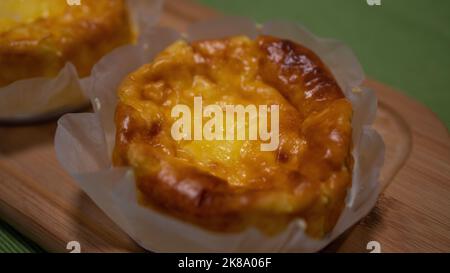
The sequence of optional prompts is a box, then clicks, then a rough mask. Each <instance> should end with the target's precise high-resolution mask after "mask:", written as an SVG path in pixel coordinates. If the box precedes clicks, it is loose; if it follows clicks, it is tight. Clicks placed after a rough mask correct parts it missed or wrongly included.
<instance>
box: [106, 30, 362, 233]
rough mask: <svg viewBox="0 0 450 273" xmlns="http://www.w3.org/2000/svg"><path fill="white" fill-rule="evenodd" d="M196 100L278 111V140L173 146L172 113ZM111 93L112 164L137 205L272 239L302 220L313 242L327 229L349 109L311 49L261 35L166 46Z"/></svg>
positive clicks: (342, 165) (343, 181)
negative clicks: (130, 173)
mask: <svg viewBox="0 0 450 273" xmlns="http://www.w3.org/2000/svg"><path fill="white" fill-rule="evenodd" d="M198 97H201V98H202V103H203V105H219V106H221V107H226V105H243V106H245V105H278V106H279V125H278V127H279V145H278V146H277V148H276V149H274V150H272V151H262V150H261V148H260V147H261V145H260V144H261V143H262V142H264V141H262V140H249V139H244V140H242V139H241V140H189V139H181V140H180V139H178V140H176V139H175V138H174V137H173V134H172V130H173V125H174V123H175V122H176V119H175V118H174V117H173V112H172V110H173V109H174V107H175V106H176V105H186V106H188V107H189V108H190V109H193V111H195V109H194V108H195V104H194V101H195V98H198ZM118 98H119V101H118V105H117V108H116V115H115V124H116V142H115V148H114V152H113V164H114V165H115V166H130V167H131V168H132V169H133V170H134V174H135V179H136V185H137V189H138V192H139V200H140V202H141V203H142V204H144V205H146V206H150V207H152V208H155V209H157V210H160V211H161V212H164V213H168V214H170V215H173V216H175V217H177V218H180V219H183V220H185V221H188V222H191V223H193V224H196V225H200V226H202V227H204V228H207V229H210V230H213V231H220V232H237V231H241V230H243V229H244V228H246V227H250V226H253V227H256V228H258V229H260V230H261V231H263V232H265V233H266V234H275V233H277V232H280V231H282V230H283V228H285V227H286V226H287V225H288V224H289V223H290V222H291V221H292V220H293V219H297V218H302V219H304V221H305V224H306V232H307V234H309V235H310V236H312V237H316V238H321V237H323V236H324V235H325V234H327V233H328V232H329V231H330V230H331V229H332V228H333V227H334V225H335V224H336V222H337V220H338V218H339V216H340V214H341V211H342V210H343V208H344V206H345V199H346V195H347V190H348V189H349V187H350V186H351V183H352V168H353V157H352V154H351V143H352V139H351V137H352V127H351V120H352V106H351V104H350V102H349V101H348V100H347V99H346V98H345V96H344V94H343V92H342V90H341V89H340V87H339V86H338V84H337V82H336V80H335V79H334V77H333V75H332V74H331V72H330V70H329V69H328V68H327V67H326V66H325V64H324V63H323V62H322V61H321V60H320V59H319V57H318V56H317V55H316V54H315V53H314V52H312V51H311V50H309V49H307V48H305V47H304V46H302V45H300V44H296V43H294V42H291V41H288V40H282V39H279V38H275V37H269V36H260V37H258V38H256V40H251V39H249V38H248V37H245V36H236V37H229V38H224V39H217V40H205V41H196V42H193V43H191V44H189V43H187V42H185V41H177V42H175V43H174V44H172V45H170V46H169V47H168V48H166V49H165V50H164V51H163V52H161V53H160V54H159V55H158V56H156V58H155V59H154V60H153V61H152V62H151V63H149V64H147V65H144V66H142V67H141V68H139V69H138V70H137V71H135V72H133V73H131V74H130V75H129V76H128V77H127V78H126V79H125V80H124V81H123V83H122V84H121V86H120V87H119V89H118ZM206 120H208V119H207V118H205V117H202V121H206ZM249 122H250V118H249V119H248V120H247V123H246V126H249ZM235 124H236V123H235ZM236 126H237V125H236ZM271 126H272V125H271ZM246 128H247V127H246ZM241 129H242V128H241ZM241 129H239V128H238V130H241ZM246 130H247V129H246Z"/></svg>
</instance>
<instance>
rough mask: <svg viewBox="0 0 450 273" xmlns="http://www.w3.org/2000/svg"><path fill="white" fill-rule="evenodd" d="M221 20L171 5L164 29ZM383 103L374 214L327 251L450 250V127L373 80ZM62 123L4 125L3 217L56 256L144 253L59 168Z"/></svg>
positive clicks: (0, 158) (0, 152)
mask: <svg viewBox="0 0 450 273" xmlns="http://www.w3.org/2000/svg"><path fill="white" fill-rule="evenodd" d="M213 16H217V14H216V13H215V12H213V11H211V10H209V9H207V8H205V7H202V6H198V5H197V4H194V3H192V2H189V1H183V0H168V1H167V2H166V7H165V12H164V14H163V16H162V24H163V25H166V26H171V27H175V28H177V29H180V30H182V29H184V28H185V27H186V25H188V24H189V23H191V22H194V21H197V20H200V19H205V18H210V17H213ZM366 85H367V86H369V87H371V88H372V89H374V90H375V91H376V93H377V95H378V98H379V101H380V103H379V111H378V114H377V119H376V122H375V127H376V128H377V129H378V130H379V132H380V133H381V135H382V136H383V139H384V141H385V143H386V157H385V165H384V167H383V171H382V176H381V181H382V183H383V186H384V188H385V190H384V192H383V194H382V195H381V197H380V199H379V201H378V203H377V205H376V207H375V208H374V209H373V211H372V212H371V213H370V214H369V215H368V216H367V217H365V218H364V219H363V220H361V221H360V223H358V224H357V225H355V226H354V227H353V228H351V229H350V230H349V231H348V232H346V234H344V235H343V236H341V237H340V238H339V239H338V240H336V241H335V242H334V243H333V244H331V245H330V246H329V247H327V248H326V249H325V251H338V252H369V251H368V250H367V249H366V246H367V243H368V242H370V241H377V242H379V243H380V245H381V251H382V252H442V251H445V252H449V251H450V138H449V134H448V131H447V128H446V127H445V126H444V125H443V124H442V123H441V122H440V121H439V120H438V118H437V117H436V116H435V115H434V114H433V113H432V112H431V111H430V110H428V109H427V108H425V107H424V106H423V105H421V104H420V103H418V102H416V101H414V100H412V99H410V98H408V97H406V96H404V95H402V94H401V93H399V92H397V91H394V90H393V89H391V88H389V87H387V86H385V85H382V84H380V83H377V82H376V81H373V80H367V82H366ZM55 129H56V121H50V122H47V123H41V124H36V125H28V126H0V218H1V219H4V220H6V221H7V222H8V223H10V224H11V225H12V226H13V227H15V228H16V229H17V230H19V231H20V232H22V233H23V234H25V235H26V236H28V237H29V238H31V239H32V240H34V241H35V242H36V243H38V244H39V245H40V246H42V247H43V248H44V249H46V250H48V251H52V252H68V250H66V245H67V243H68V242H69V241H78V242H80V244H81V251H82V252H136V251H139V252H140V251H143V249H141V248H140V247H139V246H137V245H136V244H135V243H134V242H133V241H132V240H131V239H130V238H129V237H128V236H127V235H126V234H125V233H124V232H123V231H121V230H120V229H119V228H118V227H117V226H116V225H115V224H114V223H113V222H112V221H111V220H110V219H109V218H108V217H107V216H106V215H105V214H104V213H103V212H102V211H101V210H100V209H99V208H97V206H96V205H95V204H94V203H93V202H92V201H91V200H90V199H89V197H87V195H86V194H84V193H83V192H82V191H81V190H80V189H79V188H78V186H77V185H76V184H75V183H74V182H73V180H72V179H71V177H70V176H69V175H68V174H67V173H65V171H64V170H63V169H62V168H61V167H60V166H59V164H58V162H57V160H56V157H55V153H54V148H53V137H54V133H55Z"/></svg>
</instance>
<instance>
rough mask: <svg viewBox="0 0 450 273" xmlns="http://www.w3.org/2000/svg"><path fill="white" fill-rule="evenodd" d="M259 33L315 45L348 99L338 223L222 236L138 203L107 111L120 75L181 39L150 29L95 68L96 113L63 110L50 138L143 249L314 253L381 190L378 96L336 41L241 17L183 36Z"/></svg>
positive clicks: (87, 189)
mask: <svg viewBox="0 0 450 273" xmlns="http://www.w3.org/2000/svg"><path fill="white" fill-rule="evenodd" d="M258 33H264V34H270V35H273V36H277V37H281V38H288V39H291V40H293V41H296V42H298V43H302V44H304V45H306V46H307V47H309V48H311V49H312V50H314V51H315V52H316V53H317V54H318V55H319V56H320V57H321V58H322V60H323V61H324V62H325V63H326V64H327V65H328V66H329V67H330V69H331V70H332V72H333V73H334V75H335V77H336V78H337V80H338V82H339V84H340V86H341V87H342V89H343V90H344V92H345V95H346V96H347V98H348V99H349V100H350V101H351V102H352V104H353V108H354V118H353V140H354V147H353V156H354V158H355V166H354V173H353V184H352V187H351V189H350V190H349V193H348V198H347V204H346V207H345V209H344V211H343V213H342V215H341V217H340V219H339V221H338V223H337V225H336V226H335V228H334V229H333V231H332V232H331V233H330V234H329V235H328V236H327V237H325V238H324V239H322V240H315V239H311V238H309V237H308V236H307V235H306V234H305V233H304V221H302V220H301V219H298V220H294V221H293V222H292V223H291V224H290V225H289V227H288V228H287V229H286V230H285V231H284V232H282V233H280V234H278V235H276V236H273V237H268V236H266V235H264V234H262V233H261V232H259V231H258V230H256V229H254V228H248V229H247V230H246V231H243V232H240V233H236V234H222V233H215V232H211V231H207V230H204V229H202V228H199V227H197V226H195V225H192V224H189V223H186V222H182V221H180V220H178V219H176V218H173V217H171V216H168V215H165V214H161V213H159V212H156V211H154V210H152V209H150V208H147V207H141V206H140V205H139V204H138V202H137V199H136V188H135V182H134V178H133V172H132V170H130V169H129V168H113V167H112V166H111V151H112V149H113V146H114V133H115V127H114V122H113V117H114V111H115V106H116V90H117V87H118V85H119V83H120V82H121V80H122V79H123V78H124V77H125V76H126V75H127V74H128V73H130V72H131V71H134V70H135V69H137V68H138V67H139V66H140V65H142V64H144V63H148V62H150V61H151V60H152V58H153V56H155V54H157V53H158V52H159V51H161V50H162V49H164V48H165V47H166V46H168V45H169V44H171V43H172V42H174V41H175V40H177V39H179V38H180V37H181V36H180V34H178V33H177V32H175V31H173V30H169V29H163V28H152V29H148V31H147V32H146V35H145V37H143V39H142V40H141V41H140V43H139V44H138V45H136V46H128V47H123V48H120V49H117V50H115V51H114V52H113V53H112V54H110V55H109V56H107V57H105V58H104V59H103V60H102V61H101V62H100V63H99V64H98V65H96V66H95V68H94V69H93V74H92V82H91V84H90V86H89V88H88V92H87V94H89V96H90V99H91V101H92V104H93V106H94V110H95V112H94V113H79V114H67V115H65V116H63V117H62V118H61V119H60V120H59V122H58V129H57V132H56V139H55V145H56V153H57V157H58V159H59V161H60V162H61V164H62V166H63V167H64V168H65V169H66V170H67V171H68V172H69V173H70V174H71V175H72V176H73V177H74V179H75V181H76V182H77V183H78V184H79V185H80V187H81V188H82V189H83V190H84V191H85V192H86V193H87V194H88V195H89V196H90V197H91V198H92V200H94V202H95V203H96V204H97V205H98V206H99V207H100V208H101V209H102V210H103V211H104V212H105V213H106V214H107V215H108V216H109V217H110V218H111V219H112V220H113V221H114V222H115V223H117V225H119V226H120V227H121V228H122V229H123V230H124V231H125V232H126V233H127V234H129V235H130V236H131V237H132V238H133V239H134V240H135V241H136V242H137V243H138V244H140V245H141V246H142V247H144V248H146V249H148V250H153V251H159V252H210V251H214V252H313V251H318V250H320V249H322V248H323V247H325V246H326V245H328V244H329V243H330V242H331V241H332V240H333V239H335V238H336V237H337V236H339V235H340V234H342V233H343V232H344V231H345V230H346V229H348V228H349V227H350V226H352V225H353V224H354V223H356V222H357V221H358V220H360V219H361V218H362V217H364V216H365V215H366V214H367V213H369V211H370V210H371V209H372V207H373V206H374V204H375V202H376V200H377V197H378V195H379V192H380V186H379V182H378V177H379V173H380V168H381V166H382V163H383V158H384V144H383V141H382V139H381V137H380V136H379V135H378V134H377V132H376V131H375V130H374V129H373V128H372V127H371V124H372V122H373V119H374V116H375V112H376V108H377V101H376V97H375V95H374V93H373V92H372V91H371V90H368V89H365V88H361V87H360V85H361V83H362V81H363V79H364V74H363V71H362V69H361V66H360V65H359V63H358V61H357V59H356V58H355V56H354V55H353V53H352V52H351V50H350V49H348V48H347V47H346V46H345V45H343V44H342V43H340V42H337V41H334V40H329V39H321V38H318V37H315V36H314V35H312V34H311V33H309V32H308V31H307V30H305V29H304V28H303V27H301V26H298V25H296V24H292V23H285V22H270V23H266V24H264V25H263V26H260V27H256V25H255V23H254V22H252V21H250V20H247V19H243V18H228V19H227V18H225V19H219V20H214V21H209V22H204V23H198V24H194V25H192V26H191V27H190V28H189V29H188V31H187V33H186V35H183V37H187V39H188V40H195V39H205V38H219V37H224V36H229V35H242V34H245V35H248V36H250V37H253V38H254V37H255V36H256V35H257V34H258Z"/></svg>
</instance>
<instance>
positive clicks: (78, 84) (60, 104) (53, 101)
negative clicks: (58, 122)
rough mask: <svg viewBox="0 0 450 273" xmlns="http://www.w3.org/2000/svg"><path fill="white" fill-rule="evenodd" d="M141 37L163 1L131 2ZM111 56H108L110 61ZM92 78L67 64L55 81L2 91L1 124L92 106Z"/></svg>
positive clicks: (35, 81) (36, 80) (16, 84)
mask: <svg viewBox="0 0 450 273" xmlns="http://www.w3.org/2000/svg"><path fill="white" fill-rule="evenodd" d="M127 2H128V6H129V10H130V14H131V19H132V21H133V25H134V26H135V27H136V30H137V31H138V37H139V39H140V34H141V33H142V31H143V30H144V31H145V29H148V28H150V27H152V26H153V25H154V24H155V23H156V21H157V19H158V16H159V14H160V10H161V6H162V0H127ZM108 55H109V54H107V55H105V56H104V57H103V58H106V57H107V56H108ZM91 80H92V75H91V76H89V77H85V78H82V79H81V78H79V77H78V73H77V70H76V68H75V66H74V65H73V64H71V63H67V64H66V65H65V66H64V67H63V68H62V69H61V71H60V72H59V74H58V75H57V76H56V77H53V78H44V77H39V78H30V79H23V80H18V81H15V82H13V83H11V84H9V85H7V86H4V87H1V88H0V121H6V122H15V121H18V122H20V121H33V120H39V119H45V118H49V117H51V116H54V115H58V114H61V113H64V112H66V113H67V112H69V111H72V110H76V109H79V108H80V107H83V106H86V105H87V104H88V97H89V96H88V95H87V94H86V92H85V91H86V89H88V86H89V85H90V81H91Z"/></svg>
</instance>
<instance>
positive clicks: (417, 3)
mask: <svg viewBox="0 0 450 273" xmlns="http://www.w3.org/2000/svg"><path fill="white" fill-rule="evenodd" d="M199 2H201V3H203V4H206V5H208V6H211V7H213V8H215V9H217V10H219V11H221V12H223V13H225V14H229V15H242V16H248V17H251V18H254V19H255V20H257V21H259V22H264V21H266V20H271V19H282V20H291V21H295V22H299V23H301V24H303V25H305V26H306V27H307V28H309V29H310V30H311V31H312V32H314V33H315V34H317V35H319V36H323V37H332V38H335V39H338V40H341V41H343V42H345V43H346V44H348V45H349V46H350V47H351V48H352V49H353V50H354V51H355V53H356V55H357V56H358V58H359V60H360V61H361V63H362V65H363V67H364V69H365V71H366V73H367V75H369V76H370V77H372V78H374V79H377V80H379V81H381V82H383V83H386V84H388V85H391V86H393V87H395V88H397V89H399V90H401V91H403V92H405V93H406V94H408V95H410V96H411V97H414V98H416V99H417V100H419V101H421V102H423V103H424V104H426V105H427V106H428V107H429V108H431V109H432V110H433V111H434V112H435V113H437V114H438V116H439V117H440V118H441V119H442V120H443V122H444V123H445V124H446V125H447V127H448V126H449V125H450V107H449V106H448V105H447V104H448V103H449V102H450V92H449V91H450V90H449V86H450V73H449V68H450V54H449V50H450V0H381V4H382V5H381V6H369V5H367V3H366V0H199ZM36 251H41V250H40V249H39V247H37V246H36V245H34V244H33V243H32V242H29V241H28V240H26V239H24V238H22V237H21V236H20V235H19V234H18V233H17V232H16V231H14V230H13V229H12V228H11V227H10V226H8V225H6V224H5V223H2V222H1V221H0V252H36Z"/></svg>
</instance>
